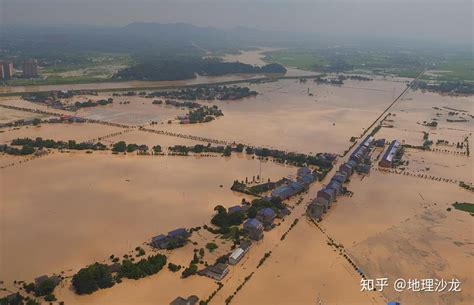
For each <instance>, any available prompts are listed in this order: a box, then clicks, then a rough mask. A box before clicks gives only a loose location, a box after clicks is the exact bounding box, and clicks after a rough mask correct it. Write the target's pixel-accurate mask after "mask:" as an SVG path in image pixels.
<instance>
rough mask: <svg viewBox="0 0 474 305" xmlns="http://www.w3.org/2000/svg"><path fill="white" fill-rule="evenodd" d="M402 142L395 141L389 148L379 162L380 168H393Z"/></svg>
mask: <svg viewBox="0 0 474 305" xmlns="http://www.w3.org/2000/svg"><path fill="white" fill-rule="evenodd" d="M400 146H401V144H400V142H399V141H397V140H393V141H392V143H390V145H389V146H388V147H387V149H386V150H385V153H384V154H383V156H382V159H381V160H380V161H379V166H381V167H391V166H392V164H393V159H394V158H395V156H396V155H397V152H398V150H399V149H400Z"/></svg>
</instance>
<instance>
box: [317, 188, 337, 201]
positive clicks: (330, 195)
mask: <svg viewBox="0 0 474 305" xmlns="http://www.w3.org/2000/svg"><path fill="white" fill-rule="evenodd" d="M317 197H322V198H325V199H327V200H328V201H329V203H331V202H333V201H334V200H335V199H336V191H335V190H333V189H330V188H327V187H326V188H323V189H321V190H319V192H318V195H317Z"/></svg>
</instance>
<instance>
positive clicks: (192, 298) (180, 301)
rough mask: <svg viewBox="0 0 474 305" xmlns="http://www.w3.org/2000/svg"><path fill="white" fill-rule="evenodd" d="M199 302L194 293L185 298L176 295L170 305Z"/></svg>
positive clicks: (186, 304)
mask: <svg viewBox="0 0 474 305" xmlns="http://www.w3.org/2000/svg"><path fill="white" fill-rule="evenodd" d="M198 302H199V298H198V297H197V296H195V295H191V296H189V297H188V298H187V299H185V298H182V297H177V298H176V299H174V300H173V301H171V303H170V305H197V304H198Z"/></svg>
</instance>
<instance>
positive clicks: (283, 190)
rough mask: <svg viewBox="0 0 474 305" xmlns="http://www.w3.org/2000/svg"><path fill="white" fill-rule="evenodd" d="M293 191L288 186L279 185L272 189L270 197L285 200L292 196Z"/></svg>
mask: <svg viewBox="0 0 474 305" xmlns="http://www.w3.org/2000/svg"><path fill="white" fill-rule="evenodd" d="M293 194H294V191H293V190H292V189H291V188H289V187H288V186H280V187H279V188H276V189H274V190H273V191H272V197H277V198H280V199H281V200H285V199H288V198H290V197H291V196H293Z"/></svg>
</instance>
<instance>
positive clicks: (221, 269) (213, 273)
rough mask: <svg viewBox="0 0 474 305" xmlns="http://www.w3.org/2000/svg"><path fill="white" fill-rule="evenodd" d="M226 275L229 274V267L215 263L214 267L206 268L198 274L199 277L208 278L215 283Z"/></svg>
mask: <svg viewBox="0 0 474 305" xmlns="http://www.w3.org/2000/svg"><path fill="white" fill-rule="evenodd" d="M227 273H229V266H228V265H227V264H223V263H217V264H215V265H212V266H208V267H206V268H204V269H203V270H201V271H199V272H198V274H199V275H204V276H207V277H210V278H212V279H214V280H216V281H220V280H222V279H223V278H224V277H225V276H226V275H227Z"/></svg>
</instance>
